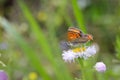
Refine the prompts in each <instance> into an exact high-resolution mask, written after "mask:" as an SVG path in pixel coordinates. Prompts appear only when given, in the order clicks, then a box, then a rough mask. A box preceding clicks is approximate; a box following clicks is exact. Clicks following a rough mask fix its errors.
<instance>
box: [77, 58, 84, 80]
mask: <svg viewBox="0 0 120 80" xmlns="http://www.w3.org/2000/svg"><path fill="white" fill-rule="evenodd" d="M78 61H79V64H80V69H81V75H82V80H85V68H84V62H83V59H81V58H78Z"/></svg>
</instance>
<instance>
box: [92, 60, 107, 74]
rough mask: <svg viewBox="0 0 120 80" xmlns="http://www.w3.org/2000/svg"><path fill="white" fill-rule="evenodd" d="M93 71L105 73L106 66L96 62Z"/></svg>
mask: <svg viewBox="0 0 120 80" xmlns="http://www.w3.org/2000/svg"><path fill="white" fill-rule="evenodd" d="M94 68H95V70H96V71H98V72H105V71H106V65H105V64H104V63H103V62H97V63H96V64H95V66H94Z"/></svg>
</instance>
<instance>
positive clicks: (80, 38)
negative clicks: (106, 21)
mask: <svg viewBox="0 0 120 80" xmlns="http://www.w3.org/2000/svg"><path fill="white" fill-rule="evenodd" d="M91 40H93V36H92V35H91V34H84V33H83V32H82V31H81V30H80V29H78V28H75V27H69V28H68V31H67V41H61V42H60V47H61V49H62V50H68V49H70V48H72V47H75V46H78V45H80V44H84V43H86V42H88V41H91Z"/></svg>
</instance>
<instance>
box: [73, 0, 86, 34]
mask: <svg viewBox="0 0 120 80" xmlns="http://www.w3.org/2000/svg"><path fill="white" fill-rule="evenodd" d="M72 6H73V12H74V16H75V18H76V20H77V23H78V25H79V27H80V29H81V30H82V31H83V32H84V33H86V32H87V31H86V27H85V23H84V19H83V14H82V11H81V9H80V8H79V7H78V4H77V0H72Z"/></svg>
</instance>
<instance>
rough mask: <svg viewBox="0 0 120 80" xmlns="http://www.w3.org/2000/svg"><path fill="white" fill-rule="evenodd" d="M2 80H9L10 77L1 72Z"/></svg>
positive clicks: (0, 79) (0, 77) (0, 78)
mask: <svg viewBox="0 0 120 80" xmlns="http://www.w3.org/2000/svg"><path fill="white" fill-rule="evenodd" d="M0 80H8V76H7V74H6V73H5V72H4V71H3V70H0Z"/></svg>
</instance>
